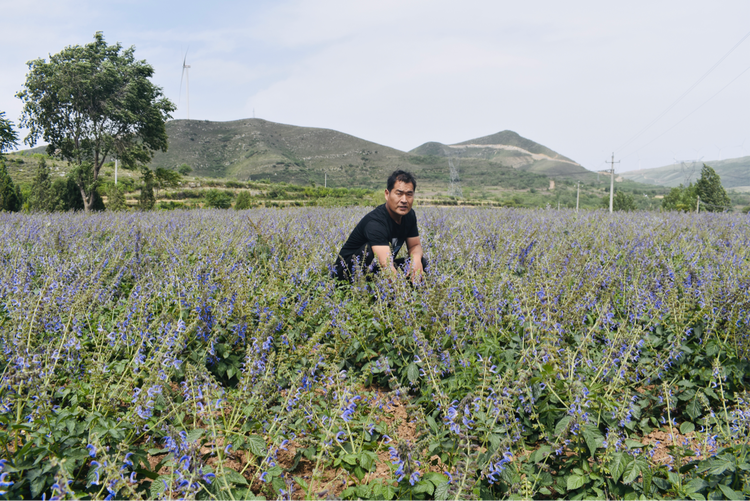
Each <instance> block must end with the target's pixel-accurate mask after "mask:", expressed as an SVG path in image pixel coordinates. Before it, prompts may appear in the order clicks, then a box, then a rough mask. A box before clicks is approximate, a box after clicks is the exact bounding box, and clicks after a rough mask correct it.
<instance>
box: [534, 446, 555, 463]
mask: <svg viewBox="0 0 750 501" xmlns="http://www.w3.org/2000/svg"><path fill="white" fill-rule="evenodd" d="M550 452H552V447H550V446H549V445H543V446H541V447H540V448H538V449H537V450H535V451H534V452H533V454H531V462H532V463H540V462H542V461H544V458H546V457H547V456H549V454H550Z"/></svg>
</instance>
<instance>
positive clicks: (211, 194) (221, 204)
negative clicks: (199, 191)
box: [203, 188, 232, 209]
mask: <svg viewBox="0 0 750 501" xmlns="http://www.w3.org/2000/svg"><path fill="white" fill-rule="evenodd" d="M203 197H204V198H205V199H206V207H213V208H215V209H228V208H230V207H231V206H232V194H231V193H229V192H226V191H224V190H217V189H214V188H212V189H210V190H207V191H206V192H205V193H204V194H203Z"/></svg>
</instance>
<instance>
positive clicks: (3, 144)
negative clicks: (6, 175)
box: [0, 111, 18, 157]
mask: <svg viewBox="0 0 750 501" xmlns="http://www.w3.org/2000/svg"><path fill="white" fill-rule="evenodd" d="M17 141H18V136H17V135H16V132H15V131H14V130H13V122H12V121H10V120H8V119H7V118H5V112H4V111H0V157H2V154H3V152H4V151H7V150H10V149H12V148H14V147H15V146H16V142H17Z"/></svg>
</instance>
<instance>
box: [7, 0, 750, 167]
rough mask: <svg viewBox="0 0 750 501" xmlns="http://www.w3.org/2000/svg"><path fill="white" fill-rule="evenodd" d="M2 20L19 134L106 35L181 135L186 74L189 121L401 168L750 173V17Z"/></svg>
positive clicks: (229, 4)
mask: <svg viewBox="0 0 750 501" xmlns="http://www.w3.org/2000/svg"><path fill="white" fill-rule="evenodd" d="M0 12H2V13H3V23H2V24H3V28H2V30H0V111H5V112H6V117H7V118H9V119H11V120H13V121H14V122H15V123H16V124H18V118H19V116H20V114H21V101H20V100H19V99H18V98H16V97H15V94H16V93H17V92H18V91H20V90H21V89H22V88H23V85H24V82H25V75H26V71H27V69H28V68H27V66H26V62H27V61H30V60H33V59H37V58H48V57H49V54H55V53H57V52H59V51H60V50H62V49H63V48H64V47H66V46H69V45H84V44H87V43H90V42H91V41H92V40H93V36H94V33H95V32H97V31H102V32H103V33H104V37H105V40H106V41H107V42H108V43H109V44H114V43H116V42H120V43H121V44H122V45H123V46H124V47H130V46H135V55H136V57H137V58H138V59H144V60H146V61H148V63H149V64H151V65H152V66H153V68H154V70H155V73H154V77H153V81H154V83H155V84H157V85H158V86H160V87H161V88H162V89H163V92H164V95H165V96H166V97H168V98H169V99H170V100H172V101H173V102H174V103H175V104H176V105H177V106H178V109H177V111H176V112H175V113H174V114H173V118H175V119H185V118H188V99H187V88H186V84H187V77H186V76H185V75H184V74H183V68H182V63H183V60H184V59H185V58H186V60H187V64H189V65H190V69H189V70H188V71H189V83H190V93H189V95H190V99H189V113H190V119H199V120H211V121H227V120H238V119H243V118H251V117H253V116H255V117H257V118H263V119H266V120H270V121H274V122H281V123H286V124H292V125H299V126H307V127H320V128H327V129H334V130H338V131H341V132H345V133H347V134H351V135H354V136H357V137H361V138H363V139H367V140H369V141H374V142H376V143H379V144H383V145H387V146H391V147H394V148H398V149H400V150H404V151H408V150H411V149H413V148H416V147H417V146H419V145H421V144H423V143H425V142H428V141H439V142H442V143H445V144H452V143H458V142H462V141H466V140H469V139H473V138H477V137H481V136H486V135H489V134H494V133H496V132H500V131H502V130H513V131H515V132H517V133H518V134H520V135H521V136H524V137H526V138H528V139H531V140H533V141H536V142H538V143H541V144H543V145H545V146H547V147H549V148H551V149H553V150H555V151H557V152H558V153H560V154H562V155H565V156H567V157H569V158H572V159H573V160H575V161H577V162H579V163H580V164H581V165H583V166H584V167H586V168H588V169H591V170H600V169H604V168H607V167H608V165H607V164H606V163H605V162H607V161H609V160H610V159H611V155H612V154H613V153H614V159H615V161H620V163H618V164H615V171H616V172H624V171H628V170H634V169H638V168H639V167H640V168H651V167H659V166H663V165H667V164H671V163H673V162H674V161H675V160H677V161H682V160H698V159H702V160H703V161H709V160H722V159H727V158H734V157H740V156H746V155H750V92H748V89H750V37H749V36H748V35H750V23H748V22H747V21H748V20H750V2H748V1H747V0H722V1H711V2H708V1H694V0H680V1H658V2H655V1H653V0H649V1H640V0H635V1H633V0H629V1H627V2H626V1H619V2H612V1H608V2H602V1H600V0H596V1H577V0H568V1H565V2H560V1H559V0H554V1H535V0H531V1H527V2H517V1H514V2H509V1H500V0H495V1H472V0H463V1H461V2H457V1H442V0H430V1H426V0H424V1H423V0H413V1H412V0H399V1H391V0H377V1H352V0H342V1H339V0H316V1H306V0H274V1H264V0H257V1H256V0H249V1H248V0H245V1H221V0H215V1H213V2H206V1H200V2H197V1H192V0H183V1H180V2H176V1H159V0H149V1H142V0H127V1H107V0H98V1H92V0H75V1H72V0H24V1H23V2H19V1H18V0H0ZM746 37H747V38H746ZM743 39H744V40H743ZM738 43H739V45H738ZM728 53H729V55H727V54H728ZM725 56H726V57H725ZM722 58H723V59H722ZM717 63H718V64H717ZM21 135H22V136H24V135H25V132H24V131H21Z"/></svg>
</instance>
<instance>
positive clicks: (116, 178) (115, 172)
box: [115, 157, 117, 186]
mask: <svg viewBox="0 0 750 501" xmlns="http://www.w3.org/2000/svg"><path fill="white" fill-rule="evenodd" d="M115 186H117V157H115Z"/></svg>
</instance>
